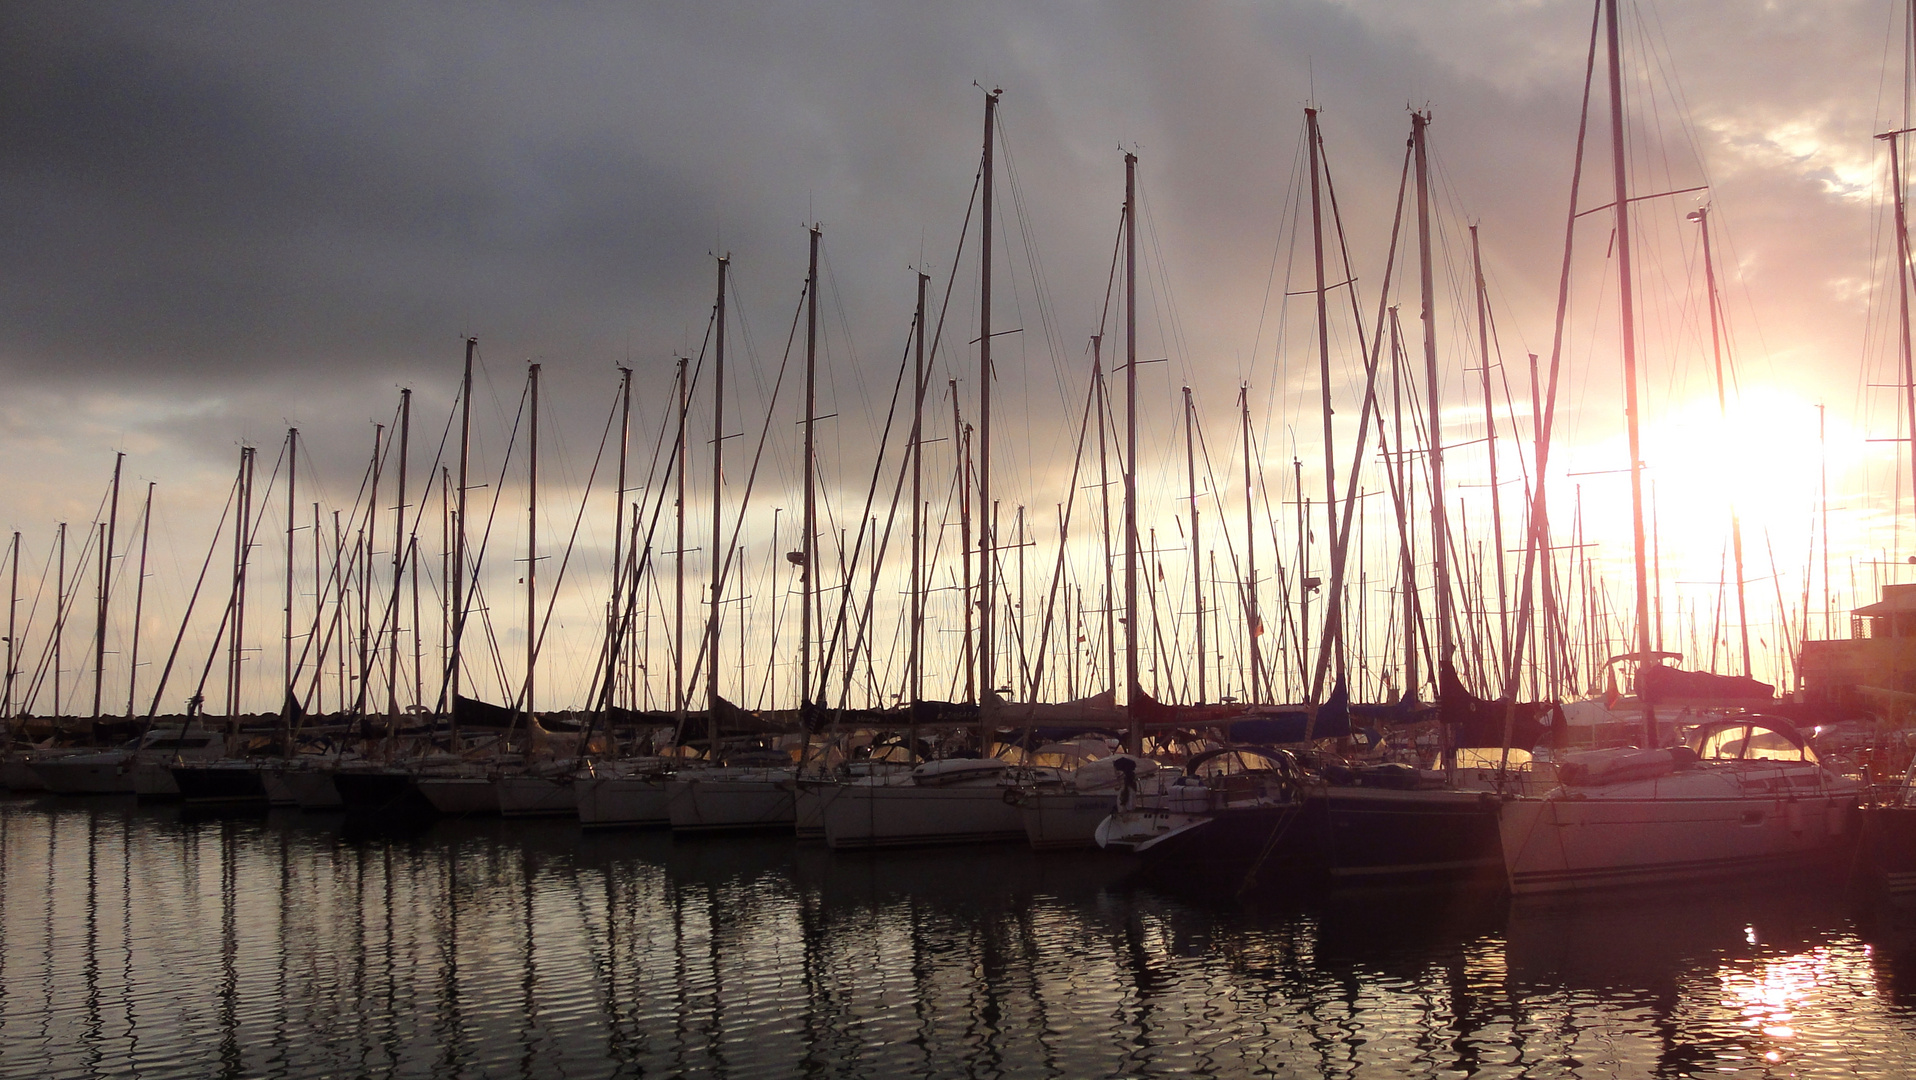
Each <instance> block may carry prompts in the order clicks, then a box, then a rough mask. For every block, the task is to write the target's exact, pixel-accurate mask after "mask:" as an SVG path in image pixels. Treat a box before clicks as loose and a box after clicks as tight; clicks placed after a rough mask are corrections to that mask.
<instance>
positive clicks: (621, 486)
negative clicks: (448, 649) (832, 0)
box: [414, 367, 637, 753]
mask: <svg viewBox="0 0 1916 1080" xmlns="http://www.w3.org/2000/svg"><path fill="white" fill-rule="evenodd" d="M631 445H632V369H631V368H629V367H622V368H620V369H619V479H618V492H617V494H616V495H615V497H614V500H615V504H614V506H613V508H612V607H611V610H610V612H609V614H608V617H607V619H606V627H605V683H604V686H603V687H602V691H601V695H600V696H601V698H602V699H603V700H604V702H605V705H606V707H605V708H604V709H603V710H601V711H602V712H604V713H605V717H604V719H603V721H602V722H603V723H604V724H605V732H606V738H607V743H606V745H608V746H610V745H612V738H611V736H612V706H613V705H614V704H616V703H617V702H618V700H619V699H618V675H619V657H620V654H621V650H622V647H623V645H624V642H625V627H626V621H627V620H626V615H625V607H624V603H623V601H624V596H625V547H624V545H625V469H626V458H627V457H629V456H630V455H631ZM636 520H637V518H636V516H635V517H634V521H635V522H636ZM414 580H415V581H416V580H417V578H415V579H414ZM580 752H581V753H584V752H585V748H584V747H581V748H580Z"/></svg>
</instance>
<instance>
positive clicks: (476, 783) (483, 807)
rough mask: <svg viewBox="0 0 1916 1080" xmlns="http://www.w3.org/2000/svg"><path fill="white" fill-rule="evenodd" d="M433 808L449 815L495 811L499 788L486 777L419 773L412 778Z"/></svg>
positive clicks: (496, 811)
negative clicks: (419, 775) (423, 774)
mask: <svg viewBox="0 0 1916 1080" xmlns="http://www.w3.org/2000/svg"><path fill="white" fill-rule="evenodd" d="M413 783H414V785H415V786H416V787H418V789H419V793H420V794H421V795H424V796H425V797H426V801H427V802H429V803H431V804H432V806H433V809H435V810H437V811H439V812H440V813H442V814H446V815H449V816H454V817H457V816H462V815H477V814H496V813H498V812H499V794H498V789H496V788H494V787H493V786H492V779H491V778H490V777H486V776H421V777H417V778H416V779H414V781H413Z"/></svg>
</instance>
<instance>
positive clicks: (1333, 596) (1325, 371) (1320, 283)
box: [1298, 109, 1344, 703]
mask: <svg viewBox="0 0 1916 1080" xmlns="http://www.w3.org/2000/svg"><path fill="white" fill-rule="evenodd" d="M1304 123H1305V126H1306V128H1307V129H1308V135H1307V136H1306V137H1307V138H1308V139H1309V141H1310V156H1311V252H1312V257H1313V258H1314V260H1315V262H1316V269H1317V372H1318V388H1319V390H1320V391H1321V392H1322V395H1323V412H1324V513H1325V515H1326V517H1325V520H1326V521H1327V522H1328V523H1329V525H1330V538H1331V544H1332V545H1333V548H1334V549H1335V548H1336V547H1337V546H1338V535H1339V532H1340V530H1339V529H1338V521H1337V454H1336V447H1335V446H1334V444H1333V443H1332V441H1331V324H1330V297H1329V288H1330V286H1329V284H1328V282H1327V281H1326V280H1325V277H1324V209H1323V202H1322V197H1321V195H1320V194H1319V190H1318V189H1319V186H1320V184H1321V180H1322V173H1323V166H1322V162H1321V160H1320V158H1321V154H1322V145H1323V143H1322V137H1321V136H1320V135H1319V133H1318V130H1317V110H1316V109H1305V110H1304ZM1298 494H1299V497H1300V498H1301V497H1302V495H1303V492H1302V491H1300V492H1299V493H1298ZM1343 615H1344V558H1343V552H1342V551H1340V550H1333V551H1332V552H1331V580H1330V587H1329V590H1328V592H1327V593H1326V594H1325V597H1324V638H1323V640H1322V641H1321V642H1319V643H1318V648H1320V649H1324V650H1327V651H1328V652H1329V653H1330V654H1331V656H1332V659H1333V660H1334V661H1335V663H1336V664H1337V675H1338V677H1339V678H1340V679H1341V678H1343V676H1344V641H1343V637H1344V628H1343V625H1342V624H1343ZM1318 670H1319V671H1320V672H1321V671H1322V670H1323V667H1322V665H1319V668H1318ZM1317 691H1318V686H1317V681H1316V680H1315V679H1313V680H1312V681H1311V686H1310V689H1309V691H1308V694H1309V698H1308V700H1309V701H1311V702H1313V703H1315V702H1316V700H1317Z"/></svg>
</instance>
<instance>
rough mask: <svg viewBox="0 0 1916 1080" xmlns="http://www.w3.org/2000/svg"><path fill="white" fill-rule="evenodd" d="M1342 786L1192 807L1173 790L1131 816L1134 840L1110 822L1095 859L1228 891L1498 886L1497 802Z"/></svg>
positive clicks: (1302, 785) (1365, 778)
mask: <svg viewBox="0 0 1916 1080" xmlns="http://www.w3.org/2000/svg"><path fill="white" fill-rule="evenodd" d="M1367 774H1368V775H1367ZM1226 779H1227V782H1228V780H1229V779H1230V778H1226ZM1348 779H1349V781H1350V782H1349V783H1345V784H1340V783H1334V782H1331V781H1329V780H1326V779H1323V778H1320V777H1306V776H1300V777H1298V778H1297V779H1296V780H1294V781H1290V782H1286V783H1284V784H1282V785H1272V789H1269V790H1267V791H1266V792H1265V793H1264V794H1263V795H1262V796H1261V797H1253V798H1245V799H1236V800H1234V799H1232V798H1231V792H1230V791H1229V789H1228V787H1225V786H1223V785H1213V787H1212V788H1211V789H1210V790H1207V791H1206V794H1205V795H1203V796H1200V795H1197V794H1196V792H1195V791H1190V792H1189V793H1182V794H1181V793H1180V792H1179V791H1178V789H1177V787H1176V786H1175V785H1173V786H1169V787H1167V788H1166V789H1164V790H1165V791H1166V792H1168V794H1167V795H1166V796H1164V797H1162V798H1161V799H1159V800H1151V799H1149V798H1148V797H1147V798H1146V799H1145V800H1144V802H1145V803H1146V805H1147V807H1148V805H1149V803H1151V802H1154V801H1155V802H1159V803H1160V804H1161V808H1158V809H1156V810H1155V819H1156V820H1155V822H1153V821H1151V820H1150V819H1151V818H1152V817H1153V815H1154V810H1153V809H1150V808H1146V809H1141V810H1138V811H1133V812H1132V813H1133V814H1135V815H1137V816H1136V818H1135V819H1134V820H1136V821H1137V823H1138V824H1142V825H1145V828H1143V829H1137V828H1134V829H1133V830H1131V831H1130V833H1129V835H1128V836H1127V835H1125V833H1124V832H1123V831H1121V830H1120V828H1119V827H1117V826H1118V825H1119V823H1120V822H1121V820H1122V819H1123V817H1124V816H1125V815H1124V814H1123V813H1120V814H1117V815H1113V818H1112V820H1111V822H1110V823H1108V824H1107V826H1106V827H1104V828H1103V829H1102V830H1101V835H1100V839H1101V841H1102V842H1103V844H1104V846H1105V847H1106V848H1115V849H1121V850H1128V851H1130V852H1131V853H1132V854H1134V855H1136V856H1137V858H1138V859H1139V860H1140V862H1141V863H1142V865H1143V869H1144V870H1145V872H1146V873H1148V874H1150V875H1151V876H1154V877H1162V878H1165V879H1181V880H1191V879H1200V880H1204V881H1206V882H1208V883H1212V884H1217V885H1225V886H1229V887H1232V888H1236V889H1248V888H1266V889H1287V888H1289V889H1316V888H1325V887H1332V888H1343V887H1364V886H1378V887H1382V886H1391V887H1399V886H1409V885H1449V884H1462V883H1470V882H1477V881H1484V882H1488V883H1495V882H1496V881H1498V880H1499V878H1500V876H1501V874H1502V869H1503V857H1502V851H1501V849H1500V847H1499V843H1498V832H1497V817H1498V809H1499V805H1500V801H1501V800H1499V799H1498V798H1497V797H1496V796H1495V795H1493V794H1489V793H1482V792H1471V791H1455V790H1450V789H1446V788H1420V786H1419V785H1420V784H1421V782H1422V781H1421V778H1420V777H1419V775H1418V774H1417V773H1416V772H1415V771H1414V770H1410V769H1408V768H1405V769H1391V768H1388V767H1386V768H1384V769H1373V770H1357V771H1355V775H1353V776H1351V777H1349V778H1348ZM1238 786H1243V785H1242V783H1241V782H1240V784H1239V785H1238ZM1200 799H1202V800H1203V803H1202V805H1203V806H1205V807H1209V806H1210V805H1212V804H1214V803H1215V804H1220V805H1216V808H1215V809H1208V808H1207V809H1201V808H1200V805H1201V804H1200ZM1153 826H1155V827H1153Z"/></svg>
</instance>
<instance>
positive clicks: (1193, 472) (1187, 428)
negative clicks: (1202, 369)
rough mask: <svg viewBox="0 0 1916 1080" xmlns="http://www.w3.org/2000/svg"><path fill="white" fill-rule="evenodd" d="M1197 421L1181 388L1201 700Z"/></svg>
mask: <svg viewBox="0 0 1916 1080" xmlns="http://www.w3.org/2000/svg"><path fill="white" fill-rule="evenodd" d="M1196 422H1197V419H1196V410H1194V409H1193V408H1192V407H1191V388H1190V387H1188V386H1187V387H1185V388H1184V480H1185V490H1186V491H1188V492H1190V496H1191V599H1192V601H1193V602H1194V603H1195V605H1196V607H1197V677H1198V692H1197V701H1196V704H1199V705H1201V704H1203V703H1204V702H1205V700H1206V698H1207V694H1206V692H1205V686H1204V655H1205V654H1204V583H1203V581H1202V575H1200V574H1199V573H1198V570H1199V568H1200V563H1199V560H1198V551H1199V548H1198V498H1197V453H1196V450H1195V448H1194V447H1195V442H1196V440H1195V437H1194V436H1193V434H1192V430H1191V429H1192V426H1193V425H1194V424H1195V423H1196Z"/></svg>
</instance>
